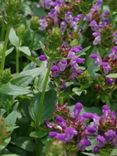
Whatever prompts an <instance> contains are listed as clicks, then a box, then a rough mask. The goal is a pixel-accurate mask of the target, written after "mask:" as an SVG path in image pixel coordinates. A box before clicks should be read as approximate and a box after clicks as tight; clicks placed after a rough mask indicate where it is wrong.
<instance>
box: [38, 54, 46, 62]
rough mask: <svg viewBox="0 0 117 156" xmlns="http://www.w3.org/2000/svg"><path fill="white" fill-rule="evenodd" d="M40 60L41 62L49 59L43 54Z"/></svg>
mask: <svg viewBox="0 0 117 156" xmlns="http://www.w3.org/2000/svg"><path fill="white" fill-rule="evenodd" d="M39 60H40V61H45V60H47V57H46V56H45V55H44V54H42V55H40V56H39Z"/></svg>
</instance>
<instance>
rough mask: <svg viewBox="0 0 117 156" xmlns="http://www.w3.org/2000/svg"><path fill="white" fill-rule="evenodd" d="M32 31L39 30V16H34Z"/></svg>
mask: <svg viewBox="0 0 117 156" xmlns="http://www.w3.org/2000/svg"><path fill="white" fill-rule="evenodd" d="M31 29H32V30H38V29H39V18H38V17H37V16H32V18H31Z"/></svg>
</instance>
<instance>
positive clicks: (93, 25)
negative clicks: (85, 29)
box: [89, 20, 99, 31]
mask: <svg viewBox="0 0 117 156" xmlns="http://www.w3.org/2000/svg"><path fill="white" fill-rule="evenodd" d="M89 25H90V27H91V29H92V30H93V31H97V30H98V28H99V26H98V24H97V22H96V21H95V20H93V21H91V22H90V24H89Z"/></svg>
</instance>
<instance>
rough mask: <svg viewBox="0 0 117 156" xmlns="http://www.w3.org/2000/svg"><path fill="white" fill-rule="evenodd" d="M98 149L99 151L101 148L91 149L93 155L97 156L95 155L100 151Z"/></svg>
mask: <svg viewBox="0 0 117 156" xmlns="http://www.w3.org/2000/svg"><path fill="white" fill-rule="evenodd" d="M100 149H101V147H100V146H99V145H96V146H95V147H94V148H93V151H92V152H93V153H94V154H97V153H99V151H100Z"/></svg>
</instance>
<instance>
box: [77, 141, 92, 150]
mask: <svg viewBox="0 0 117 156" xmlns="http://www.w3.org/2000/svg"><path fill="white" fill-rule="evenodd" d="M90 145H91V142H90V141H89V140H88V139H87V138H83V139H81V140H80V142H79V143H78V150H80V151H84V150H85V149H86V147H88V146H90Z"/></svg>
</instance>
